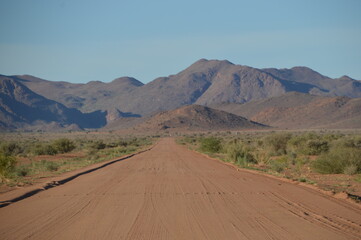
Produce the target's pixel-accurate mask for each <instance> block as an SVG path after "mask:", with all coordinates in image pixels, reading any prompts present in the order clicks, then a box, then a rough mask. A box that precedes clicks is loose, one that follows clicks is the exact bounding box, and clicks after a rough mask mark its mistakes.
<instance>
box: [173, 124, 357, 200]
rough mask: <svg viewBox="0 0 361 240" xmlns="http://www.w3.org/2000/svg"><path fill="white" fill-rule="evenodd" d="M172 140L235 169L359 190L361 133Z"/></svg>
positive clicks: (202, 136) (242, 134)
mask: <svg viewBox="0 0 361 240" xmlns="http://www.w3.org/2000/svg"><path fill="white" fill-rule="evenodd" d="M177 141H178V143H180V144H183V145H187V146H188V147H189V148H191V149H193V150H196V151H199V152H202V153H205V154H208V155H209V156H211V157H214V158H218V159H220V160H222V161H225V162H229V163H232V164H234V165H236V166H238V167H242V168H247V169H253V170H257V171H262V172H265V173H268V174H272V175H276V176H279V177H284V178H287V179H291V180H293V181H299V182H305V183H309V184H313V185H317V186H319V187H321V188H323V189H325V190H330V191H333V192H343V191H344V192H347V193H350V194H352V195H353V194H355V195H358V196H360V194H361V134H360V133H358V132H342V131H327V132H323V131H300V132H289V131H278V132H223V133H207V134H204V133H198V134H188V135H184V136H182V137H179V138H178V140H177ZM356 197H357V196H356Z"/></svg>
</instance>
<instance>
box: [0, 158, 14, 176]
mask: <svg viewBox="0 0 361 240" xmlns="http://www.w3.org/2000/svg"><path fill="white" fill-rule="evenodd" d="M15 164H16V159H15V158H14V157H12V156H7V155H5V154H3V153H0V180H1V181H3V180H4V179H5V178H7V177H8V176H9V175H10V174H11V173H12V172H13V170H14V168H15Z"/></svg>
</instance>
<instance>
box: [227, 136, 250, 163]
mask: <svg viewBox="0 0 361 240" xmlns="http://www.w3.org/2000/svg"><path fill="white" fill-rule="evenodd" d="M225 149H226V153H227V159H228V160H230V161H233V162H234V163H236V164H238V165H241V166H247V165H248V164H249V163H257V161H256V159H255V158H254V156H253V154H251V152H250V151H249V149H247V147H245V146H244V145H242V144H241V143H238V142H232V143H228V144H227V145H226V146H225Z"/></svg>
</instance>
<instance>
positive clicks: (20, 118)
mask: <svg viewBox="0 0 361 240" xmlns="http://www.w3.org/2000/svg"><path fill="white" fill-rule="evenodd" d="M0 83H1V84H0V87H1V108H0V110H1V116H0V117H1V118H0V122H1V126H2V127H3V128H5V129H6V128H23V127H24V126H32V125H36V123H37V122H39V121H40V122H42V123H46V124H48V123H53V124H54V123H57V124H60V125H61V126H70V125H72V124H73V125H76V126H78V127H79V128H99V127H102V126H104V125H106V124H108V125H109V124H113V126H116V124H115V123H116V122H118V123H119V127H121V125H122V124H120V123H121V122H123V123H124V122H129V120H128V119H137V120H136V121H135V122H138V123H139V122H142V121H140V119H149V118H148V117H149V116H154V115H155V114H157V113H159V112H164V111H169V110H174V109H177V108H180V107H183V106H186V105H192V104H196V105H203V106H209V107H215V108H217V109H220V110H226V111H228V112H231V113H235V114H237V115H239V116H243V117H247V118H250V119H252V120H253V121H259V122H261V123H262V124H266V125H270V126H276V127H286V126H287V127H291V128H292V127H294V126H293V125H294V124H288V122H289V119H283V120H282V119H281V118H279V119H278V120H277V121H279V123H277V121H276V120H275V119H276V117H271V115H267V114H266V113H265V111H266V110H265V109H266V106H268V105H267V103H269V102H267V101H271V102H273V103H274V104H273V105H272V107H273V108H274V109H276V107H277V106H283V108H282V109H288V110H284V111H285V112H287V111H291V110H292V111H293V114H294V115H295V116H296V115H297V114H301V115H302V114H304V111H309V109H310V108H311V105H315V104H316V102H317V101H321V99H323V101H325V102H327V101H329V102H332V101H335V102H340V101H341V102H342V101H345V102H346V104H344V105H346V106H347V107H348V108H347V109H348V110H347V111H346V110H343V111H341V112H340V111H339V110H340V109H339V108H337V109H334V108H329V110H328V111H329V112H327V113H326V112H325V113H323V114H326V115H327V114H331V115H332V116H333V115H335V118H336V119H339V120H340V124H341V122H342V121H343V120H342V118H345V119H346V120H347V119H348V118H349V119H351V118H355V116H356V115H357V107H355V106H358V105H357V104H358V100H357V99H358V98H361V82H360V81H358V80H354V79H352V78H350V77H347V76H343V77H340V78H336V79H332V78H329V77H326V76H323V75H321V74H320V73H317V72H316V71H314V70H312V69H310V68H307V67H294V68H291V69H275V68H267V69H257V68H252V67H249V66H243V65H236V64H233V63H231V62H229V61H226V60H224V61H219V60H206V59H201V60H199V61H197V62H195V63H194V64H192V65H191V66H189V67H188V68H186V69H185V70H183V71H181V72H179V73H177V74H175V75H170V76H168V77H160V78H157V79H155V80H153V81H151V82H149V83H147V84H143V83H141V82H140V81H138V80H136V79H134V78H131V77H121V78H117V79H115V80H113V81H112V82H109V83H104V82H100V81H92V82H88V83H86V84H74V83H69V82H53V81H48V80H44V79H40V78H36V77H33V76H30V75H16V76H3V75H0ZM10 85H12V86H13V87H10ZM12 89H13V90H12ZM15 89H22V90H21V91H20V90H17V91H15ZM12 91H13V92H14V91H15V92H16V93H14V94H11V92H12ZM294 92H296V93H299V94H298V95H297V94H293V93H294ZM289 93H291V94H289ZM20 95H24V96H27V97H20ZM33 95H34V97H31V96H33ZM339 97H345V98H339ZM286 98H287V99H290V100H286ZM29 99H39V100H37V101H35V100H34V101H30V100H29ZM40 99H41V100H40ZM266 99H268V100H266ZM269 99H274V100H269ZM295 99H296V100H295ZM297 99H300V100H299V101H300V102H302V101H306V100H305V99H310V101H311V100H315V99H317V101H316V100H315V101H311V102H309V103H307V104H309V106H308V107H307V108H306V107H303V105H299V106H297V107H295V106H294V107H293V108H292V107H291V106H288V105H287V102H289V101H291V102H292V101H294V102H298V100H297ZM326 99H328V100H326ZM331 99H334V100H331ZM340 99H343V100H340ZM345 99H347V100H345ZM353 99H356V100H353ZM307 101H308V100H307ZM19 104H20V105H21V104H22V105H21V107H20V105H19ZM252 104H253V105H252ZM284 104H286V106H284ZM316 105H317V104H316ZM344 105H342V106H344ZM25 106H27V107H25ZM55 106H56V107H55ZM256 106H257V107H256ZM261 106H263V107H261ZM342 106H341V107H342ZM28 108H31V109H40V110H41V111H43V112H44V113H43V112H42V113H41V114H32V115H31V116H29V114H28V112H27V111H28V110H27V109H28ZM247 108H248V109H251V110H252V111H251V110H246V109H247ZM350 108H351V109H354V108H355V109H356V110H350ZM60 109H61V110H60ZM257 109H259V112H257V111H256V110H257ZM295 109H297V111H296V110H295ZM302 109H303V110H302ZM345 109H346V108H345ZM40 110H39V111H40ZM268 111H269V114H271V112H272V111H271V110H268ZM274 111H275V112H277V111H281V110H280V108H279V109H278V110H277V111H276V110H274ZM325 111H326V110H325ZM335 111H336V112H335ZM350 111H351V112H352V113H350ZM35 112H36V111H35ZM45 112H46V114H45ZM250 112H252V114H251V113H250ZM315 113H317V111H316V112H315ZM346 113H347V114H349V115H347V116H346V115H345V114H346ZM173 114H175V113H173ZM262 114H263V115H267V118H269V119H273V120H266V119H262V118H261V117H260V116H262ZM284 114H285V115H287V114H286V113H284ZM337 114H338V115H337ZM350 114H351V115H352V117H350V116H351V115H350ZM276 115H277V114H275V116H276ZM316 115H317V114H316ZM316 115H315V116H314V117H316V118H317V116H316ZM336 115H337V116H336ZM84 119H85V120H84ZM122 119H127V120H122ZM330 119H331V118H330ZM355 119H357V117H356V118H355ZM283 121H287V122H286V123H285V124H283V123H282V122H283ZM350 121H351V120H350ZM112 122H113V123H112ZM309 122H310V121H309ZM311 122H312V121H311ZM351 122H352V123H349V122H347V121H346V122H344V123H345V124H346V123H349V124H351V125H349V124H348V125H349V126H350V127H361V126H359V125H360V124H357V121H356V124H355V123H354V122H355V121H354V120H352V121H351ZM321 123H322V124H315V123H312V124H311V123H310V124H309V125H307V124H304V126H306V127H307V126H325V127H337V126H338V125H337V124H336V125H334V126H333V125H332V123H330V124H328V123H326V122H324V123H323V122H322V121H321ZM114 124H115V125H114ZM341 125H342V124H341ZM348 125H347V126H348ZM300 127H303V125H302V126H301V125H300Z"/></svg>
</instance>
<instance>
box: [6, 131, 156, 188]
mask: <svg viewBox="0 0 361 240" xmlns="http://www.w3.org/2000/svg"><path fill="white" fill-rule="evenodd" d="M0 137H1V138H0V139H1V141H0V187H2V188H3V190H7V189H8V188H9V187H10V188H11V187H15V186H23V185H26V184H33V183H34V182H36V181H38V180H39V179H41V178H46V177H51V176H54V175H58V174H61V173H64V172H69V171H72V170H75V169H78V168H82V167H85V166H88V165H91V164H94V163H98V162H102V161H106V160H110V159H113V158H118V157H122V156H124V155H127V154H131V153H134V152H136V151H140V150H141V149H144V148H146V147H147V146H149V145H151V144H152V143H153V140H154V139H155V137H149V136H148V137H143V136H131V135H124V136H123V135H118V134H115V133H111V132H106V133H98V132H83V133H9V134H2V135H1V136H0Z"/></svg>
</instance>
